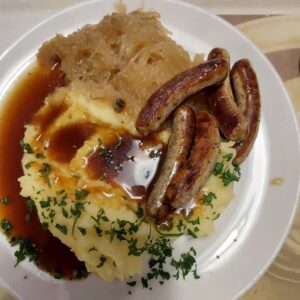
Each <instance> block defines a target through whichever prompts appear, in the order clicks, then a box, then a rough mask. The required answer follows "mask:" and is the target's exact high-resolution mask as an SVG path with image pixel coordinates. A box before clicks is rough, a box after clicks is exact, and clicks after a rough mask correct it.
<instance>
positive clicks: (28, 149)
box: [20, 140, 33, 154]
mask: <svg viewBox="0 0 300 300" xmlns="http://www.w3.org/2000/svg"><path fill="white" fill-rule="evenodd" d="M20 144H21V146H22V148H23V151H24V153H27V154H33V150H32V148H31V146H30V145H29V144H28V143H25V142H24V140H21V141H20Z"/></svg>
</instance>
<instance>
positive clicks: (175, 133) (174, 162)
mask: <svg viewBox="0 0 300 300" xmlns="http://www.w3.org/2000/svg"><path fill="white" fill-rule="evenodd" d="M195 123H196V122H195V113H194V111H193V110H192V109H191V108H189V107H179V108H177V109H176V110H175V112H174V117H173V125H172V132H171V136H170V140H169V144H168V149H167V154H166V157H165V160H164V162H163V165H162V167H161V171H160V175H159V177H158V179H157V181H156V182H155V184H154V186H153V189H152V191H151V193H150V195H149V197H148V199H147V202H146V212H147V215H148V216H149V217H151V218H153V219H155V220H157V221H159V220H163V219H165V218H166V216H167V215H168V213H169V206H168V203H167V202H166V199H165V192H166V189H167V186H168V185H169V183H170V181H171V179H172V176H174V174H176V172H177V170H178V169H179V168H181V167H182V165H183V163H184V162H185V160H186V159H187V157H188V156H189V154H190V150H191V146H192V142H193V138H194V129H195Z"/></svg>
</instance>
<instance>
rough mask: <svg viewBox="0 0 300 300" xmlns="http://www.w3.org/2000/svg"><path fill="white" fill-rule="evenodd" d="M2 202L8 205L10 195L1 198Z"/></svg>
mask: <svg viewBox="0 0 300 300" xmlns="http://www.w3.org/2000/svg"><path fill="white" fill-rule="evenodd" d="M1 203H2V204H3V205H8V203H9V197H8V196H4V197H3V198H2V200H1Z"/></svg>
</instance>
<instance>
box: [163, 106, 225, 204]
mask: <svg viewBox="0 0 300 300" xmlns="http://www.w3.org/2000/svg"><path fill="white" fill-rule="evenodd" d="M219 146H220V134H219V129H218V125H217V123H216V121H215V119H214V118H213V117H212V116H211V115H210V114H209V113H207V112H203V111H202V112H198V113H197V114H196V130H195V141H194V145H193V147H192V150H191V155H190V157H189V158H188V159H187V160H186V162H185V164H184V165H183V167H182V168H180V169H178V171H177V173H176V174H175V176H174V177H173V178H172V180H171V182H170V184H169V186H168V188H167V191H166V198H167V201H168V203H169V204H170V205H171V206H172V207H173V208H183V207H184V206H185V205H186V204H187V203H188V202H189V201H191V200H193V198H194V197H195V196H196V194H197V192H198V191H199V189H200V188H201V187H202V186H203V185H204V184H205V183H206V181H207V180H208V178H209V177H210V175H211V174H212V172H213V170H214V167H215V164H216V161H217V157H218V153H219Z"/></svg>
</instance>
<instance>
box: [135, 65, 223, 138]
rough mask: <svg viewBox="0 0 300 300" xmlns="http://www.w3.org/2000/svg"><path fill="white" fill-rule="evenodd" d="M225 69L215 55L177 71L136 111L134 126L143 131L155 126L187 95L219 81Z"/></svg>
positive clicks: (157, 126)
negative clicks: (138, 111)
mask: <svg viewBox="0 0 300 300" xmlns="http://www.w3.org/2000/svg"><path fill="white" fill-rule="evenodd" d="M227 73H228V63H227V62H226V61H225V60H223V59H214V60H210V61H208V62H205V63H203V64H200V65H198V66H195V67H193V68H190V69H188V70H186V71H183V72H181V73H179V74H177V75H176V76H174V77H173V78H172V79H171V80H169V81H167V82H166V83H165V84H163V85H162V86H161V87H160V88H159V89H158V90H157V91H156V92H154V93H153V94H152V95H151V96H150V98H149V99H148V101H147V102H146V104H145V106H144V107H143V108H142V110H141V112H140V113H139V115H138V118H137V121H136V128H137V130H138V131H139V132H140V133H141V134H143V135H145V134H148V133H150V132H153V131H155V130H157V129H158V128H159V127H160V125H161V124H162V123H163V122H164V121H165V120H166V119H167V118H168V116H169V115H170V114H171V112H172V111H173V110H174V109H175V108H176V107H177V106H179V105H180V104H181V103H182V102H183V101H184V100H185V99H186V98H187V97H188V96H190V95H192V94H195V93H197V92H199V91H200V90H202V89H204V88H205V87H208V86H212V85H214V84H218V83H221V82H222V81H223V80H224V78H225V77H226V75H227Z"/></svg>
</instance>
